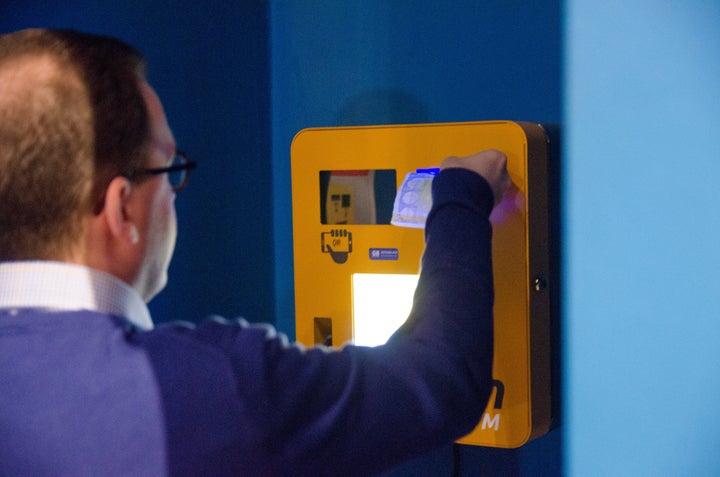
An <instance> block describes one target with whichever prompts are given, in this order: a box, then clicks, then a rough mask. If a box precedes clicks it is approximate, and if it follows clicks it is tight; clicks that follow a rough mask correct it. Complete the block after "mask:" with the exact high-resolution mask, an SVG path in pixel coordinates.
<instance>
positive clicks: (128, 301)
mask: <svg viewBox="0 0 720 477" xmlns="http://www.w3.org/2000/svg"><path fill="white" fill-rule="evenodd" d="M16 308H45V309H47V310H49V311H78V310H89V311H96V312H99V313H107V314H110V315H116V316H122V317H125V318H126V319H127V320H128V321H130V322H131V323H132V324H134V325H135V326H137V327H139V328H140V329H143V330H149V329H152V328H153V322H152V318H151V317H150V311H149V310H148V308H147V305H146V304H145V302H144V301H143V299H142V298H141V297H140V294H139V293H138V292H137V291H135V289H134V288H132V287H131V286H130V285H128V284H126V283H125V282H123V281H122V280H120V279H118V278H115V277H114V276H112V275H109V274H107V273H104V272H101V271H98V270H94V269H91V268H87V267H84V266H82V265H74V264H69V263H62V262H45V261H18V262H3V263H0V309H16Z"/></svg>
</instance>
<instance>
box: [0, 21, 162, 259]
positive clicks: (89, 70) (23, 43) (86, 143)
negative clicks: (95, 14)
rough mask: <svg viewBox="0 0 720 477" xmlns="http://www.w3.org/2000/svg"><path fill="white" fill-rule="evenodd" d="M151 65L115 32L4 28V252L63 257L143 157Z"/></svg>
mask: <svg viewBox="0 0 720 477" xmlns="http://www.w3.org/2000/svg"><path fill="white" fill-rule="evenodd" d="M143 75H144V64H143V61H142V58H141V56H140V55H139V54H138V53H137V52H136V51H135V50H134V49H132V48H131V47H129V46H128V45H126V44H124V43H122V42H120V41H118V40H115V39H112V38H108V37H99V36H95V35H87V34H81V33H77V32H72V31H51V30H25V31H21V32H17V33H12V34H8V35H2V36H0V144H2V147H0V170H2V171H3V173H2V174H1V175H0V204H2V207H0V260H18V259H63V258H64V257H66V256H67V254H68V253H70V252H71V251H72V248H73V246H74V244H75V243H76V241H77V240H78V239H79V238H80V236H81V230H80V228H81V226H82V218H83V217H84V216H85V215H87V214H88V213H92V212H93V210H94V209H95V208H97V206H98V203H102V200H103V194H104V190H105V188H106V187H107V184H108V183H109V181H110V180H111V179H112V178H113V177H115V176H118V175H125V176H127V177H133V176H134V174H135V172H136V171H137V169H138V168H140V167H143V166H144V161H145V148H146V143H147V140H148V117H147V110H146V106H145V103H144V99H143V97H142V94H141V92H140V90H139V83H140V80H141V79H143Z"/></svg>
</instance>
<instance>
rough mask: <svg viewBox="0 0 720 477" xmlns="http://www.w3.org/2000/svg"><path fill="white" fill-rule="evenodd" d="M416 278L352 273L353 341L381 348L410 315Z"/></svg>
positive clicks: (398, 275) (402, 275)
mask: <svg viewBox="0 0 720 477" xmlns="http://www.w3.org/2000/svg"><path fill="white" fill-rule="evenodd" d="M417 281H418V275H405V274H381V273H354V274H353V276H352V291H353V341H354V343H355V344H356V345H359V346H377V345H381V344H384V343H385V342H386V341H387V340H388V338H390V336H391V335H392V334H393V333H394V332H395V330H397V329H398V328H399V327H400V325H402V324H403V323H404V322H405V320H406V319H407V317H408V315H409V314H410V309H411V308H412V299H413V294H414V293H415V287H416V286H417Z"/></svg>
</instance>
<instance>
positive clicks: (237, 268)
mask: <svg viewBox="0 0 720 477" xmlns="http://www.w3.org/2000/svg"><path fill="white" fill-rule="evenodd" d="M33 26H44V27H62V28H65V27H67V28H76V29H80V30H86V31H91V32H94V33H102V34H110V35H114V36H117V37H119V38H122V39H124V40H126V41H128V42H129V43H131V44H133V45H135V46H136V47H137V48H138V49H140V50H141V51H142V52H143V53H145V55H146V56H147V59H148V63H149V74H148V76H149V81H150V83H151V84H152V85H153V86H154V87H155V89H156V90H157V92H158V94H159V95H160V98H161V100H162V102H163V104H164V106H165V109H166V112H167V115H168V120H169V122H170V126H171V127H172V129H173V132H174V133H175V136H176V139H177V142H178V146H179V147H180V148H182V149H184V150H185V151H186V152H187V153H188V154H189V155H190V157H191V158H192V159H195V160H197V161H198V162H199V167H198V168H197V169H196V170H195V171H193V173H192V177H191V180H190V184H189V187H188V188H187V189H186V190H184V191H183V192H181V193H180V194H179V195H178V198H177V212H178V221H179V233H178V242H177V248H176V253H175V258H174V260H173V263H172V265H171V268H170V277H169V285H168V286H167V288H166V289H165V291H164V292H163V293H161V294H160V295H159V296H158V297H157V298H156V299H155V300H154V301H153V302H151V303H150V308H151V311H152V313H153V317H154V319H155V321H156V322H162V321H168V320H177V319H181V320H189V321H197V320H199V319H201V318H202V317H204V316H206V315H209V314H211V313H217V314H221V315H223V316H227V317H234V316H237V315H243V316H245V317H246V318H248V319H249V320H252V321H274V300H273V293H272V290H273V277H272V274H273V268H272V263H273V249H272V237H273V232H272V203H273V200H272V190H271V187H272V178H271V174H272V168H271V162H270V151H271V147H270V92H269V88H268V85H269V83H270V78H269V50H268V4H267V2H266V1H243V2H225V1H222V0H209V1H203V2H195V1H191V0H187V1H162V0H153V1H129V2H116V1H113V0H96V1H87V2H79V1H72V0H67V1H63V0H58V1H55V2H46V1H40V0H38V1H34V0H27V1H22V2H10V1H3V2H0V31H3V32H7V31H12V30H17V29H21V28H27V27H33Z"/></svg>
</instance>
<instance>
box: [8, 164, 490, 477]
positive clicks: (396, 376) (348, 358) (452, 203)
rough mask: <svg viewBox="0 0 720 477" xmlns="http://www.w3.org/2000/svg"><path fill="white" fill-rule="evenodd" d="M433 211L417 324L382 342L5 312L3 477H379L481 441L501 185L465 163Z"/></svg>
mask: <svg viewBox="0 0 720 477" xmlns="http://www.w3.org/2000/svg"><path fill="white" fill-rule="evenodd" d="M433 202H434V206H433V209H432V211H431V213H430V216H429V217H428V221H427V225H426V250H425V253H424V255H423V260H422V268H421V274H420V280H419V284H418V288H417V292H416V294H415V299H414V305H413V310H412V312H411V315H410V318H409V319H408V321H407V322H406V324H405V325H404V326H403V327H402V328H401V329H400V330H399V331H398V332H397V333H395V335H393V337H392V338H391V339H390V340H389V341H388V343H387V344H386V345H383V346H380V347H376V348H363V347H355V346H346V347H344V348H342V349H341V350H336V351H327V350H322V349H309V350H302V349H301V348H299V347H297V346H289V345H288V344H287V343H286V342H285V340H284V339H282V337H278V336H276V335H275V333H274V332H273V330H272V329H271V328H269V327H262V326H248V325H246V324H244V323H243V322H241V321H234V322H228V321H224V320H220V319H208V320H206V321H205V322H203V323H202V324H199V325H197V326H190V325H182V324H174V325H169V326H160V327H157V328H156V329H154V330H152V331H146V332H143V331H138V330H135V329H134V328H133V327H132V326H131V325H129V324H128V322H127V321H126V320H125V319H124V318H123V317H116V316H109V315H103V314H99V313H94V312H64V313H47V312H44V311H42V310H34V309H23V310H20V312H19V313H17V312H13V313H11V312H9V311H8V310H0V475H74V476H81V475H133V476H140V475H152V476H158V475H213V476H221V475H245V476H276V475H292V476H305V475H307V476H323V475H332V476H338V475H342V476H352V475H358V476H367V475H372V474H373V473H376V472H379V471H382V470H386V469H388V468H390V467H392V466H394V465H397V464H399V463H401V462H402V461H404V460H406V459H409V458H412V457H415V456H418V455H420V454H422V453H425V452H427V451H429V450H431V449H433V448H436V447H438V446H442V445H445V444H448V443H450V442H452V441H453V440H455V439H457V438H459V437H461V436H462V435H464V434H466V433H467V432H469V431H470V430H472V429H473V427H474V426H475V425H476V424H477V422H478V421H479V419H480V416H481V413H482V411H483V409H484V407H485V404H486V402H487V399H488V396H489V393H490V384H491V379H492V378H491V373H492V356H493V323H492V305H493V285H492V270H491V251H490V250H491V248H490V239H491V227H490V223H489V221H488V216H489V214H490V211H491V209H492V192H491V191H490V188H489V187H488V184H487V183H486V182H485V180H483V179H482V178H481V177H480V176H478V175H477V174H474V173H472V172H469V171H466V170H460V169H451V170H446V171H443V172H441V173H440V174H439V175H438V176H437V177H436V178H435V180H434V181H433Z"/></svg>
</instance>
